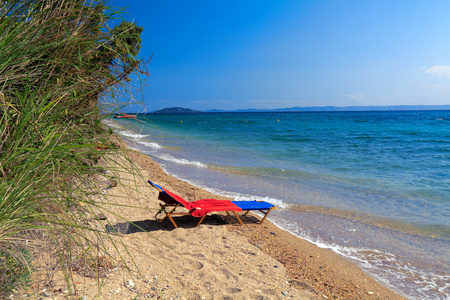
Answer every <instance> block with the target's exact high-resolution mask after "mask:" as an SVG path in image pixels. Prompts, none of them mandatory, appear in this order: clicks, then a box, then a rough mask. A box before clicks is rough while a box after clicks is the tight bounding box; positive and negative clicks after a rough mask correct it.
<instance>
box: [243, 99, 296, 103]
mask: <svg viewBox="0 0 450 300" xmlns="http://www.w3.org/2000/svg"><path fill="white" fill-rule="evenodd" d="M249 102H250V103H294V104H295V103H297V101H292V100H256V99H254V100H250V101H249Z"/></svg>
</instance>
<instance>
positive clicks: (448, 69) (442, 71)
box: [425, 65, 450, 77]
mask: <svg viewBox="0 0 450 300" xmlns="http://www.w3.org/2000/svg"><path fill="white" fill-rule="evenodd" d="M425 72H426V73H429V74H431V75H434V76H445V77H450V66H437V65H436V66H433V67H431V68H425Z"/></svg>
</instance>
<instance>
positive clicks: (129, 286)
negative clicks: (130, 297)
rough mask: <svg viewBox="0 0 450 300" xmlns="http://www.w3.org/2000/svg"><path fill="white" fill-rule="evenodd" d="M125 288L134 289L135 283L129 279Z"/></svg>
mask: <svg viewBox="0 0 450 300" xmlns="http://www.w3.org/2000/svg"><path fill="white" fill-rule="evenodd" d="M125 287H127V288H134V282H133V281H131V280H129V279H128V280H127V281H126V282H125Z"/></svg>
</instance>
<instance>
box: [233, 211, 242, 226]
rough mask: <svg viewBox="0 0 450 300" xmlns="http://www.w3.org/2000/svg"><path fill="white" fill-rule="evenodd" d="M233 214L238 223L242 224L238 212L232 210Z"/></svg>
mask: <svg viewBox="0 0 450 300" xmlns="http://www.w3.org/2000/svg"><path fill="white" fill-rule="evenodd" d="M233 213H234V215H235V216H236V218H237V219H238V221H239V223H241V225H244V223H242V221H241V218H239V216H238V214H237V213H236V212H235V211H234V210H233Z"/></svg>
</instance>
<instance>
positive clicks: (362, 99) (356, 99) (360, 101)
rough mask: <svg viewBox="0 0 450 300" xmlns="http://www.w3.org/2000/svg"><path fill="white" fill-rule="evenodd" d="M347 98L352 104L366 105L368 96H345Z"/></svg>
mask: <svg viewBox="0 0 450 300" xmlns="http://www.w3.org/2000/svg"><path fill="white" fill-rule="evenodd" d="M345 97H346V98H347V99H348V100H351V104H364V103H365V100H366V96H365V95H362V94H356V95H353V94H350V95H345Z"/></svg>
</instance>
